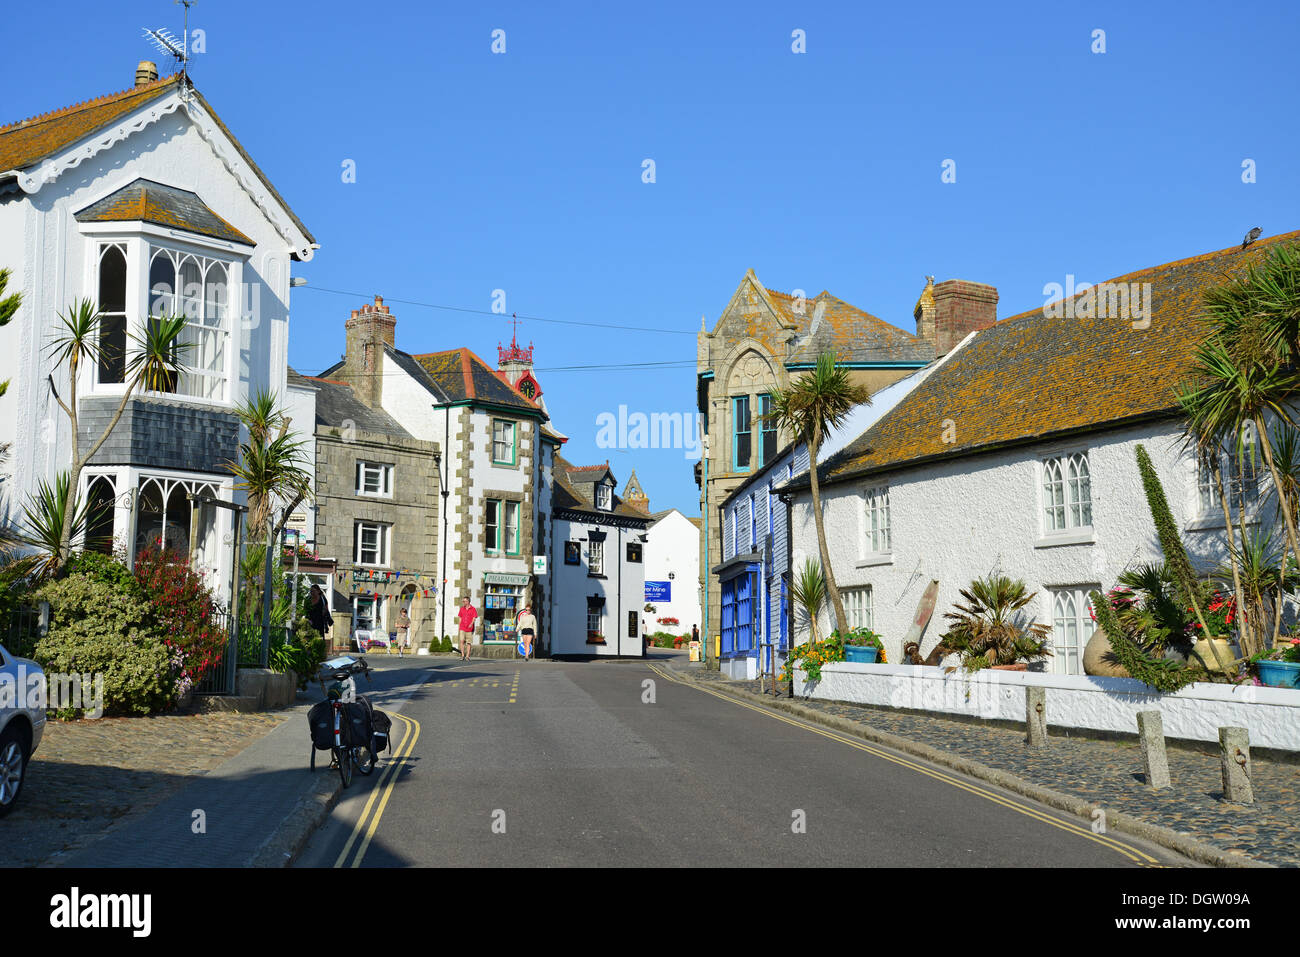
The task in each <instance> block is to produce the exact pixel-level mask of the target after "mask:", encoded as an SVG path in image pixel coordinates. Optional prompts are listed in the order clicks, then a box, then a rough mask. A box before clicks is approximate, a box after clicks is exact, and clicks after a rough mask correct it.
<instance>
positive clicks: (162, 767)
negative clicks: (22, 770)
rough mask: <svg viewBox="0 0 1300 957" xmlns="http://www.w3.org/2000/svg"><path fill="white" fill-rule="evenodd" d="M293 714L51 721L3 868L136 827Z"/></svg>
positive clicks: (8, 838) (8, 823) (3, 852)
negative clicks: (173, 796) (142, 817)
mask: <svg viewBox="0 0 1300 957" xmlns="http://www.w3.org/2000/svg"><path fill="white" fill-rule="evenodd" d="M292 714H293V712H292V711H279V712H269V713H265V714H233V713H214V714H193V715H163V716H158V717H151V718H100V719H98V720H94V721H72V722H60V721H50V722H49V723H48V724H47V725H46V726H45V735H44V737H43V738H42V739H41V744H40V747H39V748H38V749H37V751H36V754H35V755H34V756H33V757H32V761H31V764H30V765H29V766H28V769H27V780H26V781H25V782H24V783H23V793H22V794H21V795H20V796H19V798H18V806H17V807H15V808H14V810H13V812H12V813H11V814H10V815H9V817H7V818H6V819H5V820H4V822H3V823H2V824H0V828H3V831H0V833H3V834H4V838H5V839H4V840H3V841H0V866H5V867H14V866H31V865H36V864H40V863H41V862H43V861H45V860H46V859H47V858H49V857H50V855H51V854H55V853H57V852H59V851H64V850H71V849H75V848H80V847H85V846H86V845H87V844H90V843H92V842H94V841H95V840H97V839H98V838H99V837H101V836H102V835H103V834H104V832H105V830H107V829H108V828H109V827H110V826H111V825H116V824H119V822H123V823H124V822H127V821H130V820H134V819H135V818H136V817H137V816H139V815H141V814H143V813H145V812H147V811H148V809H149V808H152V807H154V806H155V805H157V804H158V803H159V802H160V801H162V800H164V799H165V798H167V797H168V796H169V795H171V794H173V793H175V792H176V791H177V790H178V789H179V788H180V787H182V786H183V785H184V784H186V783H187V782H188V781H190V780H192V779H193V778H195V777H196V776H198V775H202V774H204V773H205V772H207V771H210V770H211V769H212V768H215V767H217V766H218V765H219V764H221V763H222V762H223V761H225V760H227V759H228V758H230V757H232V756H233V755H235V754H237V753H239V752H240V751H241V750H243V749H244V748H245V747H247V746H248V745H249V744H251V743H252V742H254V741H256V740H258V739H259V738H260V737H262V736H263V735H265V734H267V733H268V732H270V731H271V730H272V729H273V728H275V727H277V726H278V725H279V724H280V723H281V722H283V721H285V720H287V719H288V718H289V717H290V716H291V715H292Z"/></svg>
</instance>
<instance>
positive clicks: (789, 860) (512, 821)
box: [297, 657, 1185, 868]
mask: <svg viewBox="0 0 1300 957" xmlns="http://www.w3.org/2000/svg"><path fill="white" fill-rule="evenodd" d="M379 664H380V667H381V668H382V669H383V672H384V673H383V676H382V679H381V680H380V681H379V682H377V684H378V685H379V687H381V688H383V689H384V693H383V694H382V699H383V700H381V701H380V702H379V704H380V706H381V707H384V708H386V709H392V710H397V711H398V712H399V713H400V715H401V717H399V718H398V719H397V720H395V721H394V726H393V740H394V744H395V749H394V751H393V752H390V753H389V754H386V755H385V756H384V759H383V761H382V762H381V764H380V767H379V768H377V769H376V772H375V773H374V774H373V775H372V776H370V777H369V778H360V779H357V780H354V782H353V784H352V786H351V787H350V788H349V789H348V791H347V792H346V793H345V796H344V798H343V799H341V800H340V802H339V804H338V806H337V807H336V808H335V810H334V812H333V814H332V816H331V818H330V820H329V821H328V822H327V823H326V824H325V825H324V826H323V827H322V828H321V829H320V830H319V831H318V832H317V833H316V835H315V836H314V837H313V839H312V840H311V841H310V843H309V845H308V846H307V848H306V849H305V850H304V852H303V853H302V854H301V855H300V856H299V859H298V862H297V866H304V867H333V866H345V867H353V866H364V867H403V866H421V867H475V866H525V867H533V866H536V867H542V866H629V867H644V866H742V867H758V866H812V867H827V866H866V867H872V866H914V867H953V866H957V867H991V866H998V867H1025V868H1036V867H1143V866H1153V865H1155V864H1164V865H1175V866H1177V865H1180V864H1184V863H1185V862H1184V861H1182V860H1181V859H1179V858H1177V857H1176V856H1175V855H1173V854H1171V853H1170V852H1168V851H1165V850H1163V849H1158V848H1155V847H1154V846H1152V845H1149V844H1145V843H1144V842H1140V841H1137V840H1135V839H1132V838H1128V837H1124V836H1119V835H1108V834H1100V835H1099V834H1094V833H1092V831H1091V829H1090V828H1089V827H1088V825H1087V823H1086V822H1084V823H1080V822H1079V821H1078V820H1077V819H1074V818H1071V817H1068V816H1066V815H1062V814H1060V813H1058V812H1055V811H1052V810H1050V809H1048V808H1045V807H1043V806H1041V805H1037V804H1034V803H1033V802H1031V801H1028V800H1027V799H1025V798H1021V797H1019V796H1015V795H1012V794H1010V793H1009V792H1005V791H1001V790H999V789H997V788H994V787H992V786H990V785H986V784H983V783H981V782H977V781H974V780H973V779H969V778H965V777H963V776H961V775H957V774H955V773H953V772H951V771H948V770H945V769H941V768H937V767H935V766H933V765H928V764H925V763H924V762H921V761H918V760H917V759H914V758H911V757H907V756H904V755H901V754H897V753H895V752H890V751H887V750H886V749H883V748H880V747H878V746H875V745H870V744H868V743H867V742H865V741H859V740H857V739H849V738H846V737H845V736H842V735H837V734H835V733H833V732H828V731H827V730H826V729H823V728H819V727H818V726H816V725H811V724H805V723H803V722H799V721H797V720H794V719H791V718H789V717H788V716H785V715H780V716H779V717H773V716H772V713H771V712H768V711H766V710H765V709H761V708H752V707H747V706H744V705H741V704H738V703H736V702H734V701H732V700H730V699H724V698H722V697H720V696H718V695H716V694H710V693H708V692H706V691H702V690H700V689H698V688H696V687H693V686H690V685H686V684H682V683H679V682H678V681H675V680H672V678H671V677H669V676H666V675H664V674H660V673H657V672H656V671H655V670H652V669H651V668H650V667H649V666H648V665H647V664H645V663H642V662H628V663H605V662H601V663H552V662H546V661H541V662H528V663H523V662H514V661H483V660H473V661H471V662H468V663H461V662H460V661H459V660H458V659H445V658H443V659H429V658H427V657H426V658H408V659H406V660H405V661H401V662H395V661H389V660H381V661H380V662H379ZM647 682H650V684H647ZM363 690H364V689H363ZM651 692H652V693H653V701H652V702H651V701H649V700H646V699H648V698H650V697H651V694H650V693H651ZM403 699H404V700H403ZM971 733H972V734H978V733H979V730H978V729H977V728H974V727H973V728H972V729H971Z"/></svg>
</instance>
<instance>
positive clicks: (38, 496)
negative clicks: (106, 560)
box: [16, 472, 102, 580]
mask: <svg viewBox="0 0 1300 957" xmlns="http://www.w3.org/2000/svg"><path fill="white" fill-rule="evenodd" d="M71 484H72V483H71V477H70V475H69V473H67V472H60V473H59V474H58V475H57V476H56V477H55V479H54V484H53V485H50V484H49V483H48V482H46V481H45V480H44V479H42V480H40V481H39V482H37V485H36V491H35V492H33V493H32V494H31V495H30V496H28V500H27V504H26V506H25V508H24V515H23V524H22V526H21V527H20V528H19V530H18V532H17V534H16V540H17V543H18V544H20V545H25V546H27V547H28V548H30V549H32V554H30V555H28V556H27V557H25V558H23V559H19V561H20V562H23V563H24V564H25V570H29V571H30V572H31V573H32V575H33V576H34V577H35V578H36V579H37V580H41V579H45V578H50V577H51V576H53V575H54V574H55V573H57V572H58V570H59V569H60V568H61V567H62V562H61V561H59V555H60V553H61V550H62V544H63V535H64V530H65V529H66V528H71V529H72V537H73V538H74V539H76V538H80V537H82V536H83V535H85V534H86V532H87V530H88V529H89V528H90V527H91V526H92V525H94V524H96V523H97V520H98V519H99V518H101V517H102V514H101V511H100V510H95V511H93V512H92V510H91V507H90V503H89V502H81V501H79V500H78V497H77V496H76V495H75V494H74V495H69V494H68V492H69V486H70V485H71ZM69 503H71V507H72V514H71V515H69V514H68V513H67V511H66V510H67V508H68V506H69ZM99 544H101V542H100V541H99V540H97V539H90V538H87V539H86V541H85V545H86V547H95V546H97V545H99Z"/></svg>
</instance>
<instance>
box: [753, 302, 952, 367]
mask: <svg viewBox="0 0 1300 957" xmlns="http://www.w3.org/2000/svg"><path fill="white" fill-rule="evenodd" d="M767 292H768V295H769V296H770V297H771V299H772V303H773V305H775V306H776V308H777V310H778V311H779V312H780V313H781V314H782V316H783V317H784V318H785V319H787V320H789V321H790V322H792V323H794V325H795V339H794V342H793V346H794V348H793V350H792V352H791V355H790V357H789V358H788V359H786V360H785V364H786V365H787V366H789V365H800V364H804V363H813V362H816V361H817V357H818V356H819V355H821V354H822V353H823V352H826V351H828V350H830V351H833V352H834V353H835V354H836V355H837V356H839V358H840V360H841V361H843V362H929V361H930V360H931V359H933V358H934V344H933V343H931V342H927V341H926V340H924V339H918V338H917V337H916V336H914V335H912V334H911V333H910V332H905V331H904V330H902V329H899V328H898V327H897V326H893V325H890V324H889V323H888V322H886V321H885V320H884V319H881V318H880V317H879V316H873V315H872V314H871V313H869V312H867V311H866V310H865V309H859V308H858V307H857V306H854V305H851V304H849V303H847V302H845V301H844V300H843V299H840V298H839V297H837V296H832V295H831V294H830V293H829V292H826V291H825V290H823V291H822V292H820V293H818V294H817V295H816V296H815V297H813V298H812V299H805V300H804V302H803V314H802V315H801V314H800V313H799V312H798V311H797V306H798V300H797V299H796V298H795V297H794V296H791V295H790V294H789V293H784V292H777V291H776V290H774V289H768V290H767Z"/></svg>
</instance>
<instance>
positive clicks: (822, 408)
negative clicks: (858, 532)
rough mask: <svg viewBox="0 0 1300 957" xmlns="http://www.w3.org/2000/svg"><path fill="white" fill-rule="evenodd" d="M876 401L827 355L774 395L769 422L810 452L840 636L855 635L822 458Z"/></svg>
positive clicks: (815, 514) (811, 477) (829, 588)
mask: <svg viewBox="0 0 1300 957" xmlns="http://www.w3.org/2000/svg"><path fill="white" fill-rule="evenodd" d="M870 401H871V393H870V392H869V391H868V390H867V389H866V388H865V387H863V386H860V385H855V384H854V383H853V382H852V381H851V380H850V378H849V370H848V369H845V368H843V367H842V366H837V365H836V364H835V354H834V353H833V352H824V353H822V354H821V355H820V356H818V358H817V367H816V368H815V369H813V370H812V371H811V372H809V373H808V374H807V375H805V376H803V377H802V378H800V379H797V380H796V381H795V382H794V383H793V384H792V385H791V386H790V388H788V389H774V390H773V391H772V402H771V407H770V411H769V412H768V413H767V414H766V415H765V416H763V418H764V419H765V420H767V421H770V422H775V423H776V424H777V426H778V427H780V428H782V429H785V430H786V431H787V432H790V433H791V434H793V435H794V436H795V437H796V438H798V439H801V440H803V442H804V444H805V445H807V446H808V478H809V481H810V482H811V483H812V509H813V521H814V522H815V523H816V526H817V548H818V550H819V552H820V553H821V560H822V569H823V573H824V575H825V578H826V592H827V594H828V595H829V596H830V600H831V607H832V608H833V609H834V610H835V626H836V628H837V629H838V630H839V632H840V634H842V635H846V634H848V632H849V620H848V616H847V615H845V614H844V602H843V600H842V599H841V598H840V590H839V588H838V587H837V586H836V584H835V575H834V573H833V572H832V570H831V556H830V550H829V549H828V548H827V547H826V522H825V518H824V516H823V515H822V493H821V483H820V481H819V479H818V475H817V453H818V452H819V451H820V450H821V446H822V441H823V439H825V437H826V434H827V433H828V432H830V431H832V430H834V429H836V428H838V427H839V426H840V425H843V424H844V420H845V419H846V418H847V417H848V414H849V412H851V411H852V410H853V408H854V407H855V406H858V405H861V404H863V403H864V402H870Z"/></svg>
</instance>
